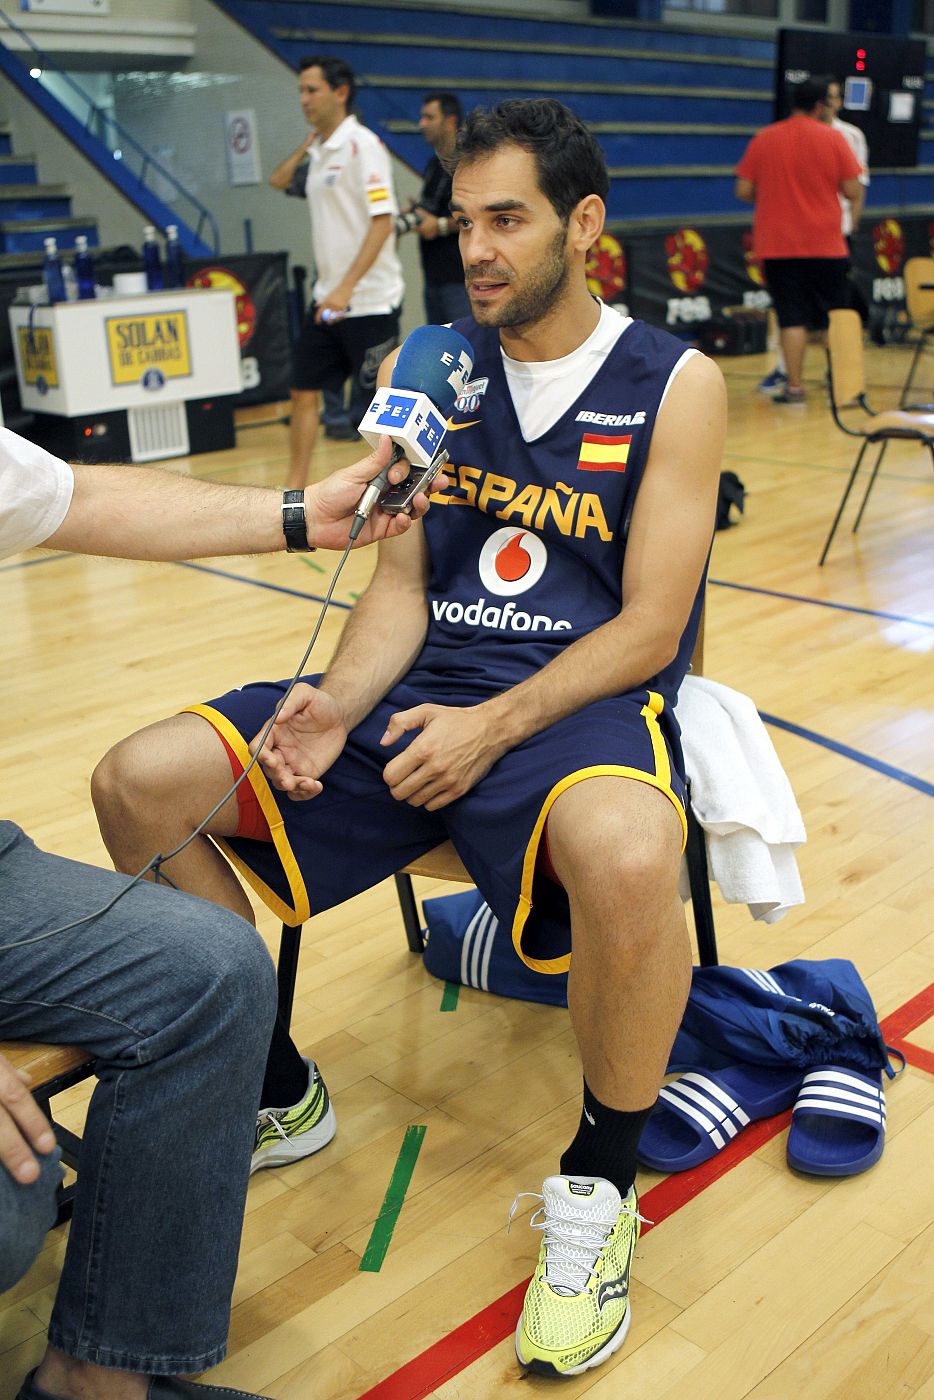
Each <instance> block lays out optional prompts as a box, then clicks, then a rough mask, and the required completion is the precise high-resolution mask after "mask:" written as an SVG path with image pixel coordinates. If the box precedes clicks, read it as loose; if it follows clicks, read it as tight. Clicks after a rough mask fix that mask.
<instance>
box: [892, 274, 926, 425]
mask: <svg viewBox="0 0 934 1400" xmlns="http://www.w3.org/2000/svg"><path fill="white" fill-rule="evenodd" d="M905 304H906V305H907V307H908V317H909V319H910V321H911V325H912V329H913V330H915V331H917V332H918V344H917V345H916V346H915V353H914V355H913V356H912V359H911V365H910V366H909V369H908V376H907V378H906V379H905V385H904V388H903V389H902V396H901V398H900V399H899V401H898V406H899V408H904V409H906V410H908V411H909V412H918V411H919V410H920V412H922V413H934V403H930V402H929V403H909V402H908V395H909V392H910V390H911V386H912V383H913V382H914V377H915V371H916V370H917V368H918V365H919V363H920V361H921V359H922V357H923V356H924V354H925V352H926V351H927V352H930V351H931V350H934V258H909V259H908V261H907V262H906V263H905Z"/></svg>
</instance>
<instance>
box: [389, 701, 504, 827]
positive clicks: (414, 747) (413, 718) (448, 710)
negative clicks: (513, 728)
mask: <svg viewBox="0 0 934 1400" xmlns="http://www.w3.org/2000/svg"><path fill="white" fill-rule="evenodd" d="M483 712H484V706H483V705H470V706H467V707H465V708H456V707H454V706H450V705H416V706H414V708H413V709H411V710H400V711H399V712H398V713H397V714H394V715H393V716H392V718H391V719H390V721H389V724H388V725H387V727H386V733H385V734H384V735H383V737H382V739H381V740H380V743H381V744H383V745H384V746H388V745H389V744H394V743H396V741H397V740H398V739H400V738H401V737H402V735H403V734H406V733H408V732H409V730H411V729H420V730H421V731H422V732H421V734H419V735H418V737H417V738H416V739H413V740H412V742H411V744H409V746H408V748H407V749H406V750H405V752H404V753H400V754H399V755H398V756H397V757H396V758H394V759H392V760H391V761H390V762H389V763H387V764H386V767H385V768H384V769H383V777H384V779H385V780H386V783H387V784H388V786H389V790H390V792H391V793H392V795H393V797H394V798H396V800H397V801H399V802H408V803H409V804H410V805H411V806H412V807H424V808H425V809H426V811H429V812H436V811H437V810H438V808H439V807H446V806H447V805H448V803H449V802H456V801H457V799H458V798H459V797H463V795H464V793H465V792H469V791H470V789H471V788H472V787H474V786H475V785H476V784H477V783H479V781H480V779H481V778H483V777H484V776H485V775H486V774H487V773H488V772H489V771H490V769H491V768H492V767H493V764H494V763H495V762H496V760H497V759H498V758H502V756H503V754H504V753H505V752H506V749H507V747H508V745H506V744H503V743H497V742H495V741H494V740H492V739H491V738H490V734H489V729H488V725H487V723H486V720H485V717H484V713H483Z"/></svg>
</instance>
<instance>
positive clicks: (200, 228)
mask: <svg viewBox="0 0 934 1400" xmlns="http://www.w3.org/2000/svg"><path fill="white" fill-rule="evenodd" d="M0 20H2V21H3V23H4V24H5V25H6V26H7V28H8V29H11V30H12V31H13V33H14V34H16V35H17V36H18V37H19V38H20V39H21V40H22V41H23V43H24V44H25V45H26V46H27V48H28V49H30V50H31V51H32V53H33V54H35V56H36V59H37V60H38V62H37V64H36V66H37V67H41V68H42V69H43V71H48V72H51V73H54V74H55V75H56V77H57V78H58V79H59V80H60V81H61V82H62V83H63V84H64V85H65V87H66V88H67V89H68V91H69V93H70V94H71V95H72V96H73V98H74V100H75V108H74V109H73V108H72V107H71V106H70V104H68V103H65V102H62V101H61V99H60V98H58V97H56V96H55V94H54V93H52V92H49V90H48V89H47V88H45V89H44V92H45V95H46V97H47V98H48V99H50V100H51V101H53V102H60V103H61V105H62V106H63V107H64V108H65V110H66V111H68V112H70V113H71V115H72V116H73V117H74V118H75V120H76V121H78V122H79V123H80V124H81V125H82V128H83V131H84V134H85V135H86V136H87V137H88V138H89V139H90V140H92V141H98V142H99V143H100V144H101V145H102V146H104V147H105V149H106V150H108V151H109V152H110V155H111V159H112V160H114V161H119V162H120V163H121V165H122V166H124V168H125V169H126V170H127V171H128V172H129V173H130V175H131V176H132V177H133V178H135V179H136V180H137V181H138V182H139V184H140V185H141V186H142V187H143V189H147V190H148V191H149V193H150V194H151V195H152V196H153V197H154V198H158V199H160V200H162V201H164V196H163V195H160V194H158V192H157V191H156V190H155V189H153V188H152V185H151V184H149V183H148V177H149V176H150V175H152V174H154V175H157V176H158V178H159V179H160V180H162V181H165V182H166V183H167V184H168V185H169V186H170V187H171V189H172V197H173V200H174V199H179V200H182V201H184V203H185V206H186V207H188V208H190V209H191V210H192V211H193V217H192V216H189V217H187V218H186V217H183V216H179V222H180V223H184V224H185V225H186V226H187V227H188V228H189V229H193V232H194V236H195V238H196V239H197V240H199V241H200V242H202V243H204V244H206V245H207V246H208V247H209V248H210V251H211V252H213V253H218V252H220V231H219V229H218V227H217V220H216V219H215V218H214V215H213V214H212V213H211V211H210V209H208V207H207V206H206V205H204V204H202V203H201V201H200V199H198V198H197V197H196V196H195V195H193V194H192V193H191V191H190V190H188V189H186V188H185V186H184V185H183V184H182V183H181V181H180V180H179V179H178V177H177V176H175V175H173V174H172V172H171V171H170V170H167V169H166V168H165V166H164V165H161V164H160V163H159V161H158V160H156V158H155V156H153V155H152V154H151V153H150V152H149V151H147V150H146V148H145V147H144V146H142V145H141V144H140V142H139V141H137V140H136V137H135V136H132V135H131V134H130V132H129V131H127V130H126V128H125V127H123V126H121V125H120V123H119V122H118V121H117V119H116V118H115V117H114V116H113V115H112V113H110V112H109V111H107V109H106V108H104V107H101V106H100V105H99V104H98V103H96V102H95V101H94V100H93V98H91V97H90V96H89V95H88V94H87V93H86V92H85V91H84V89H83V88H81V87H79V85H78V84H77V83H76V82H75V81H74V79H73V78H72V77H71V75H70V74H69V73H66V72H65V71H64V70H63V69H62V68H61V67H60V66H59V65H58V64H57V63H56V62H55V60H54V59H52V58H50V57H49V55H48V54H47V53H45V52H44V51H43V50H42V49H40V48H39V46H38V45H37V44H35V43H33V41H32V39H31V38H30V37H29V35H28V34H27V33H26V32H25V30H23V29H21V28H20V26H19V25H18V24H14V22H13V20H11V19H10V17H9V15H7V14H5V13H4V11H3V10H0ZM7 52H8V53H10V54H12V55H13V56H14V57H19V55H18V54H16V51H15V50H12V49H8V50H7ZM33 81H38V79H34V80H33ZM111 173H113V172H111ZM116 183H117V184H121V183H122V182H121V181H119V180H117V181H116ZM124 193H126V190H124ZM205 232H206V233H207V237H205Z"/></svg>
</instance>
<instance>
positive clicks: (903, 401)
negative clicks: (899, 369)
mask: <svg viewBox="0 0 934 1400" xmlns="http://www.w3.org/2000/svg"><path fill="white" fill-rule="evenodd" d="M932 335H934V332H931V331H922V332H921V334H920V335H919V337H918V343H917V345H916V346H915V353H914V355H913V356H912V360H911V368H910V369H909V371H908V378H907V379H906V380H905V387H904V388H903V389H902V396H901V398H900V399H899V401H898V406H899V408H903V409H906V410H908V411H910V410H911V409H913V408H914V409H918V408H927V407H928V405H927V404H910V403H909V402H908V391H909V390H910V388H911V385H912V381H913V380H914V377H915V370H916V369H917V368H918V361H919V360H920V359H921V356H922V355H923V354H924V352H925V350H926V349H928V348H929V347H928V339H929V338H930V337H931V336H932Z"/></svg>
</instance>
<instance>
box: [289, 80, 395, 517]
mask: <svg viewBox="0 0 934 1400" xmlns="http://www.w3.org/2000/svg"><path fill="white" fill-rule="evenodd" d="M355 90H356V81H355V79H354V75H353V72H352V70H351V69H350V68H349V67H348V65H347V64H346V63H344V61H343V59H340V58H329V57H310V58H303V59H302V60H301V63H300V71H299V80H298V93H299V100H300V102H301V107H302V113H303V114H304V117H305V120H306V121H307V123H308V125H309V126H310V127H311V128H312V131H311V135H310V136H306V137H305V138H304V140H303V141H302V143H301V145H300V146H299V147H298V149H297V150H295V151H293V152H292V154H291V155H290V156H287V157H286V159H285V160H284V161H282V162H281V164H279V165H277V166H276V168H275V170H274V171H273V172H272V175H271V176H270V177H269V183H270V184H271V185H272V186H273V188H274V189H277V190H283V191H284V192H285V193H286V194H292V195H304V196H305V197H306V198H307V200H308V208H309V212H310V214H311V243H312V250H313V252H314V258H315V266H316V273H317V275H316V280H315V284H314V291H313V299H312V304H311V306H310V308H309V310H308V313H307V315H306V317H305V320H304V323H303V325H302V329H301V333H300V335H299V338H298V341H297V342H296V345H295V352H294V360H293V367H292V391H291V394H292V426H291V454H290V464H289V477H288V482H287V485H288V486H289V487H291V488H292V489H297V490H300V489H301V488H302V487H304V485H305V482H306V481H307V480H308V467H309V463H310V460H311V453H312V449H313V448H314V445H315V438H316V437H317V433H318V422H319V416H320V410H319V402H318V394H319V391H321V390H324V389H333V390H336V391H338V392H340V391H342V390H343V386H344V383H345V382H346V380H347V379H350V381H351V393H350V418H351V422H352V423H354V424H356V423H358V422H359V420H360V418H362V416H363V414H364V412H365V411H366V407H367V404H368V403H369V401H370V398H371V397H372V392H373V389H374V388H375V386H376V372H377V370H378V369H379V366H380V363H381V362H382V360H383V358H384V357H385V356H386V355H387V354H388V353H389V351H390V350H392V349H394V348H395V346H396V345H398V343H399V308H400V306H401V305H402V294H403V292H404V290H405V288H404V283H403V279H402V266H401V264H400V262H399V259H398V257H397V256H396V246H395V233H394V232H393V220H394V217H395V215H396V214H397V213H398V212H399V208H398V204H397V203H396V197H395V193H394V191H393V187H392V171H391V168H390V162H389V153H388V152H387V150H386V148H385V146H384V145H383V143H382V141H380V139H379V137H378V136H376V135H375V134H374V133H373V132H372V131H370V130H368V128H367V127H365V126H361V125H360V123H359V122H358V121H357V118H356V117H355V116H353V115H352V114H351V112H350V109H351V107H352V106H353V99H354V92H355Z"/></svg>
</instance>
